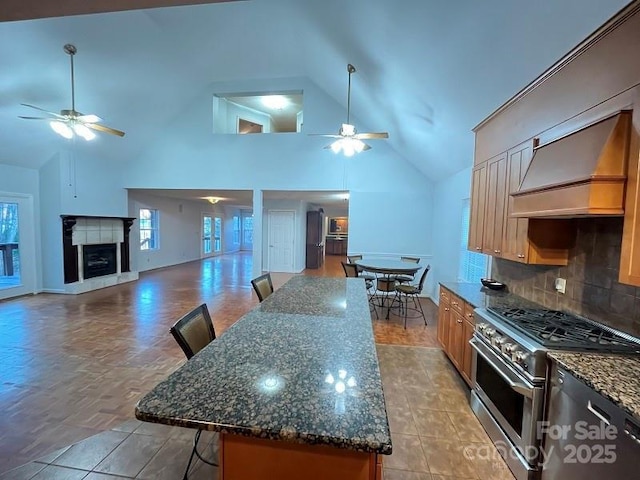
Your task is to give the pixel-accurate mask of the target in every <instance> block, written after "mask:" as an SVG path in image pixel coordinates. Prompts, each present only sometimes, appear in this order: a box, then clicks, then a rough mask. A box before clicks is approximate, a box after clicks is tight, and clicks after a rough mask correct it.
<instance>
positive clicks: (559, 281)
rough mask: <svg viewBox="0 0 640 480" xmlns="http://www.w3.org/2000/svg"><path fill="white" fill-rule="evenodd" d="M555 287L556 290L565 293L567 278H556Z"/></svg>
mask: <svg viewBox="0 0 640 480" xmlns="http://www.w3.org/2000/svg"><path fill="white" fill-rule="evenodd" d="M555 287H556V291H558V292H560V293H564V291H565V289H566V288H567V280H566V279H565V278H556V283H555Z"/></svg>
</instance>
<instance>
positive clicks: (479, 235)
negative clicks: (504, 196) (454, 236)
mask: <svg viewBox="0 0 640 480" xmlns="http://www.w3.org/2000/svg"><path fill="white" fill-rule="evenodd" d="M487 164H488V162H484V163H481V164H480V165H477V166H476V167H474V169H473V174H472V175H473V177H472V179H471V208H470V211H471V214H470V217H469V243H468V249H469V250H472V251H475V252H478V253H480V252H482V242H483V232H484V215H485V209H486V202H487Z"/></svg>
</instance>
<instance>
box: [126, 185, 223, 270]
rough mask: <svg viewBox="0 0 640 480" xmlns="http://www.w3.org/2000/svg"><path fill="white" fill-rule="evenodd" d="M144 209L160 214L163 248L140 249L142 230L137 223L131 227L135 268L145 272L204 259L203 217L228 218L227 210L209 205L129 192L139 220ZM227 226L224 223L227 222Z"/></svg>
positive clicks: (133, 213) (133, 212)
mask: <svg viewBox="0 0 640 480" xmlns="http://www.w3.org/2000/svg"><path fill="white" fill-rule="evenodd" d="M141 208H150V209H156V210H158V211H159V216H160V219H159V224H160V232H159V233H160V243H159V245H160V248H159V249H157V250H140V227H139V223H138V222H137V221H136V222H134V223H133V226H132V228H131V240H130V241H131V269H132V270H134V271H139V272H144V271H146V270H151V269H154V268H161V267H167V266H169V265H176V264H179V263H184V262H190V261H193V260H197V259H199V258H200V251H201V245H200V242H201V239H202V232H201V230H202V227H201V225H200V223H201V221H202V214H203V213H209V214H210V215H211V216H212V217H213V216H215V215H216V214H217V215H218V216H220V217H222V218H224V211H223V209H222V208H220V207H217V208H216V207H214V206H213V205H210V204H208V203H206V202H192V201H184V200H178V199H175V198H168V197H158V196H155V195H150V194H148V193H145V192H140V191H132V192H129V213H128V215H127V216H130V217H135V218H139V216H140V209H141ZM223 223H224V220H223Z"/></svg>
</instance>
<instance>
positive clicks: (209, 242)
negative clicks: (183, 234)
mask: <svg viewBox="0 0 640 480" xmlns="http://www.w3.org/2000/svg"><path fill="white" fill-rule="evenodd" d="M201 238H202V243H201V244H200V258H206V257H210V256H211V255H213V218H212V217H211V215H209V214H206V213H203V214H202V235H201Z"/></svg>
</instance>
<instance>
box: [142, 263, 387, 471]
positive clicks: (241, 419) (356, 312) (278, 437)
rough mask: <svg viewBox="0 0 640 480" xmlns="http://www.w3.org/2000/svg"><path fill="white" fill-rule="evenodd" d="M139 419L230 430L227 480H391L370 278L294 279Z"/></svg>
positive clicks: (171, 381) (158, 392)
mask: <svg viewBox="0 0 640 480" xmlns="http://www.w3.org/2000/svg"><path fill="white" fill-rule="evenodd" d="M213 317H214V319H215V310H214V311H213ZM135 415H136V417H137V418H138V419H139V420H142V421H145V422H154V423H162V424H167V425H177V426H181V427H188V428H196V429H203V430H212V431H217V432H219V433H220V436H219V442H220V448H219V459H218V460H219V469H218V474H219V478H220V479H221V480H240V479H242V480H266V479H272V478H278V479H283V480H287V479H299V478H305V479H310V480H320V479H327V478H331V479H337V480H365V479H366V480H380V479H381V478H382V457H383V456H384V455H389V454H391V452H392V443H391V435H390V431H389V422H388V418H387V412H386V405H385V399H384V394H383V390H382V381H381V378H380V370H379V366H378V360H377V356H376V348H375V342H374V336H373V329H372V324H371V316H370V312H369V306H368V299H367V294H366V288H365V283H364V280H363V279H361V278H323V277H307V276H301V275H298V276H294V277H293V278H291V279H290V280H289V281H288V282H287V283H285V284H284V285H283V286H282V287H280V288H279V289H277V290H276V291H275V292H274V293H272V294H271V295H270V296H269V297H267V298H266V299H265V300H264V301H263V302H262V303H260V304H259V305H258V306H257V307H255V308H254V309H253V310H251V311H250V312H248V313H247V314H246V315H244V316H242V317H241V318H240V319H239V320H238V321H236V323H234V324H233V325H232V326H231V327H230V328H229V329H227V330H226V331H225V332H224V333H223V334H222V335H220V336H219V337H218V338H217V339H215V340H213V341H212V342H211V343H210V344H209V345H207V346H206V347H205V348H204V349H202V350H201V351H200V352H199V353H197V354H196V355H195V356H194V357H192V358H191V359H190V360H187V361H186V362H185V363H184V364H183V365H182V366H181V367H180V368H178V369H177V370H176V371H175V372H174V373H172V374H171V375H169V377H168V378H167V379H165V380H163V381H162V382H160V383H159V384H158V385H157V386H156V387H155V388H153V390H151V391H150V392H149V393H147V394H146V395H145V396H144V397H143V398H142V399H141V400H140V401H139V402H138V404H137V405H136V408H135ZM185 461H186V460H185Z"/></svg>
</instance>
